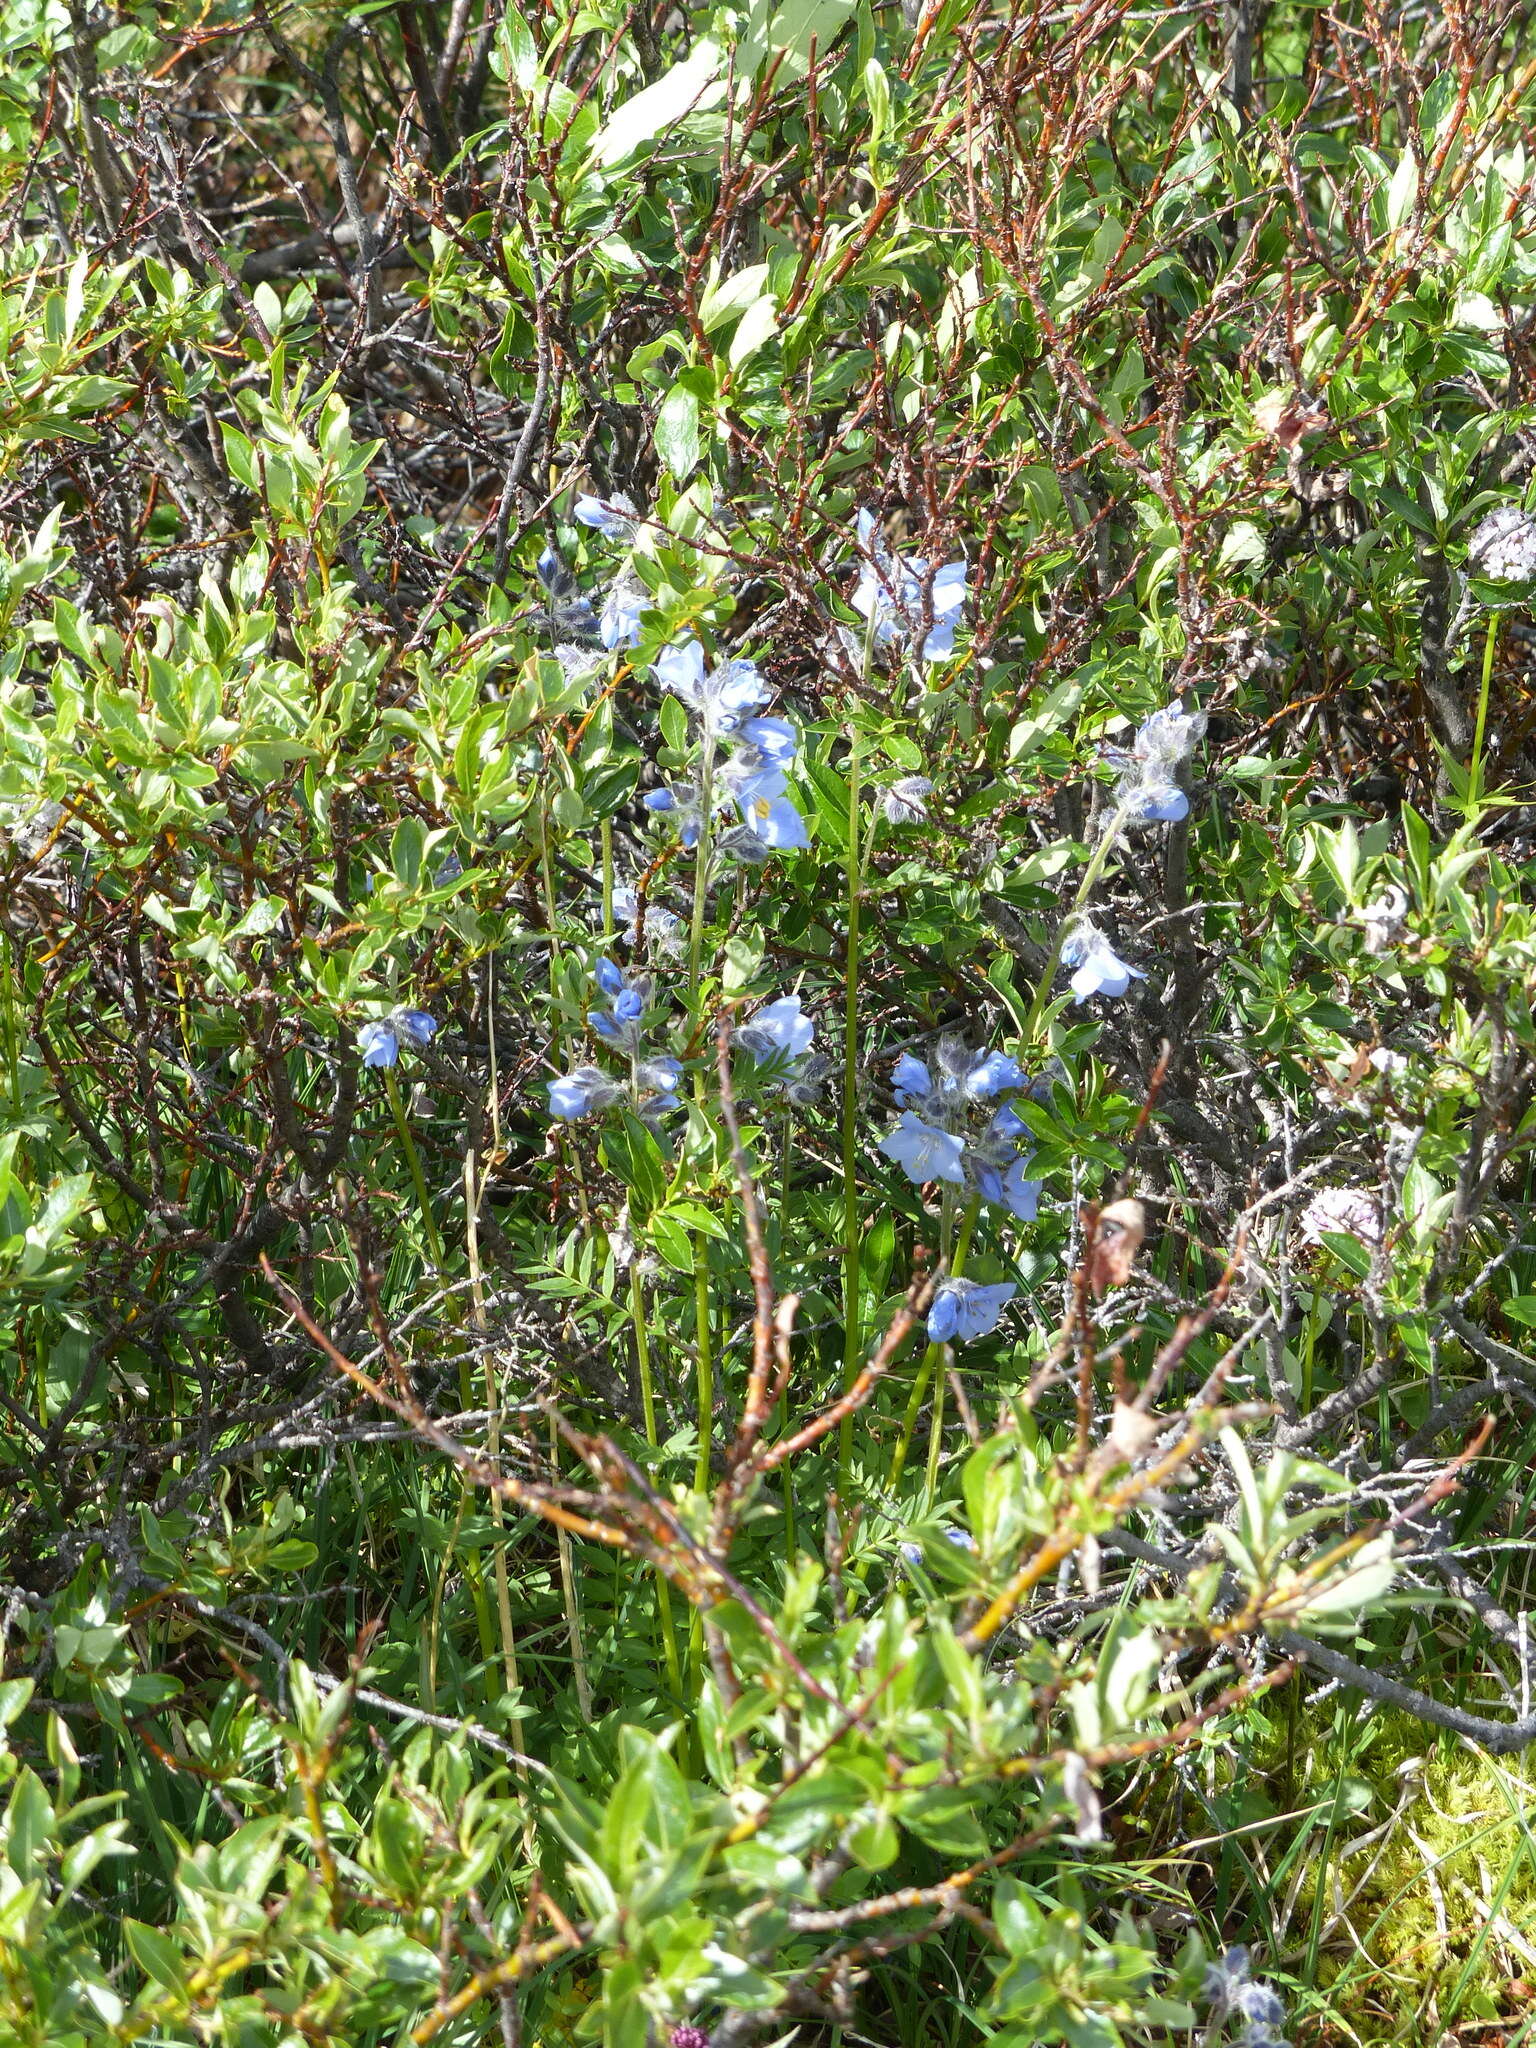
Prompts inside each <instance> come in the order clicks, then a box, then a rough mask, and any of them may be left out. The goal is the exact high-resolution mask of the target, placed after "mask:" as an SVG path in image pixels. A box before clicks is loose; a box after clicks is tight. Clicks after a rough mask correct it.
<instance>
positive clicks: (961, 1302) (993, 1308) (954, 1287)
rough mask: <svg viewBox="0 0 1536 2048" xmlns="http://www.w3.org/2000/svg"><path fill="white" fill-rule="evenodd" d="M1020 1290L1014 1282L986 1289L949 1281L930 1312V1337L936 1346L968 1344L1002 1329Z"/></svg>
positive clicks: (972, 1283) (943, 1285)
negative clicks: (997, 1329)
mask: <svg viewBox="0 0 1536 2048" xmlns="http://www.w3.org/2000/svg"><path fill="white" fill-rule="evenodd" d="M1017 1292H1018V1289H1017V1288H1016V1287H1015V1286H1014V1284H1013V1282H1012V1281H1011V1280H1000V1281H999V1282H998V1283H997V1284H996V1285H995V1286H993V1287H984V1286H982V1285H981V1284H980V1283H979V1282H977V1281H975V1280H946V1281H944V1282H943V1284H942V1285H941V1286H940V1288H939V1291H938V1293H937V1294H935V1295H934V1297H933V1306H932V1307H931V1308H930V1309H929V1311H928V1336H929V1338H930V1340H931V1341H932V1342H933V1343H935V1344H966V1343H969V1342H970V1340H971V1339H972V1338H973V1337H986V1336H988V1335H990V1334H991V1332H992V1331H993V1330H995V1329H996V1328H997V1326H998V1323H999V1321H1000V1320H1001V1318H1002V1313H1003V1310H1004V1308H1006V1306H1007V1305H1008V1303H1009V1302H1010V1301H1011V1300H1012V1299H1013V1297H1014V1295H1015V1294H1016V1293H1017Z"/></svg>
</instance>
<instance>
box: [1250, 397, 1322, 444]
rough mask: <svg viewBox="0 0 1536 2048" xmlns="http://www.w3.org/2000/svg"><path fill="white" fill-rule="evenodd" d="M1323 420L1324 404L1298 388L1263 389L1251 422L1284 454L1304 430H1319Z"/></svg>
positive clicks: (1303, 435) (1301, 440)
mask: <svg viewBox="0 0 1536 2048" xmlns="http://www.w3.org/2000/svg"><path fill="white" fill-rule="evenodd" d="M1327 422H1328V408H1327V407H1326V406H1325V405H1323V404H1321V403H1320V402H1319V401H1318V400H1317V399H1315V398H1308V397H1307V395H1306V394H1305V392H1301V391H1266V392H1265V393H1264V396H1263V397H1262V398H1261V399H1259V401H1258V403H1257V404H1256V405H1255V406H1254V408H1253V423H1254V425H1255V426H1256V427H1257V428H1258V429H1259V431H1260V432H1261V433H1264V434H1268V436H1269V438H1270V439H1271V440H1272V441H1278V442H1279V444H1280V446H1281V447H1282V448H1284V449H1285V450H1286V452H1287V454H1289V453H1290V451H1291V450H1292V449H1293V448H1299V447H1300V446H1301V444H1302V442H1303V441H1304V440H1305V439H1306V437H1307V435H1308V434H1316V433H1320V432H1321V431H1322V429H1323V427H1324V426H1326V425H1327Z"/></svg>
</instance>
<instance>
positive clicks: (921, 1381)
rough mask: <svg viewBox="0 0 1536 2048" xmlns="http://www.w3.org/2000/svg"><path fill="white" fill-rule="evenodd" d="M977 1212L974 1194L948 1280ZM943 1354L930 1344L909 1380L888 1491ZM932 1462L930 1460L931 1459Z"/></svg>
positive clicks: (962, 1257)
mask: <svg viewBox="0 0 1536 2048" xmlns="http://www.w3.org/2000/svg"><path fill="white" fill-rule="evenodd" d="M980 1214H981V1197H980V1196H979V1195H973V1196H972V1198H971V1201H970V1203H969V1205H968V1206H967V1208H966V1212H965V1214H964V1216H963V1217H962V1218H961V1220H960V1235H959V1237H958V1238H957V1239H956V1241H955V1253H954V1257H953V1258H952V1259H951V1260H950V1262H949V1277H950V1278H951V1280H958V1279H960V1278H961V1276H962V1275H963V1274H964V1272H965V1262H966V1259H967V1257H968V1256H969V1254H970V1249H971V1238H972V1236H973V1235H974V1233H975V1230H976V1219H977V1217H978V1216H979V1215H980ZM943 1355H944V1346H943V1345H942V1344H930V1345H929V1346H928V1348H927V1350H926V1351H925V1352H924V1353H923V1357H922V1363H921V1364H920V1365H919V1366H918V1368H917V1378H916V1379H915V1380H914V1381H913V1382H912V1393H911V1396H910V1398H909V1399H908V1402H907V1412H906V1415H905V1417H904V1418H903V1421H902V1425H901V1437H900V1440H899V1441H898V1443H897V1445H896V1455H895V1457H894V1458H892V1460H891V1476H890V1478H889V1479H888V1480H887V1482H886V1491H887V1492H889V1493H894V1492H895V1491H896V1488H897V1486H898V1485H899V1484H900V1481H901V1475H902V1473H903V1472H904V1471H905V1470H906V1464H907V1453H908V1452H909V1451H910V1450H911V1448H912V1437H913V1433H914V1431H915V1430H916V1428H917V1418H918V1416H919V1415H920V1414H921V1413H922V1409H923V1396H924V1395H925V1394H926V1393H927V1392H928V1382H929V1381H930V1380H931V1379H932V1378H933V1374H934V1369H935V1367H936V1366H937V1365H938V1362H939V1360H940V1359H941V1358H942V1357H943ZM939 1419H940V1414H939V1410H938V1409H937V1408H936V1410H935V1414H934V1424H933V1427H934V1439H935V1441H937V1438H938V1426H939ZM931 1463H932V1459H931V1458H930V1464H931ZM932 1483H933V1482H932V1478H931V1477H930V1480H929V1486H930V1490H931V1487H932Z"/></svg>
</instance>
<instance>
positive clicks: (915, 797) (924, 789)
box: [880, 775, 933, 825]
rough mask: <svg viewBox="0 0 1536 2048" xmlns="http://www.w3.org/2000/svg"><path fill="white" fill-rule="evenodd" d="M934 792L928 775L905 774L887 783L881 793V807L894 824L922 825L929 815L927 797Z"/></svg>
mask: <svg viewBox="0 0 1536 2048" xmlns="http://www.w3.org/2000/svg"><path fill="white" fill-rule="evenodd" d="M932 793H933V784H932V783H931V782H930V781H929V780H928V777H927V776H926V775H903V776H901V777H899V779H898V780H897V781H895V782H892V783H889V784H887V786H886V787H885V789H884V790H882V792H881V795H880V808H881V810H882V811H883V812H884V814H885V817H886V820H887V822H888V823H889V824H892V825H920V824H922V823H923V821H924V820H925V819H926V817H927V816H928V806H927V803H926V802H925V801H924V799H925V798H927V797H929V796H931V795H932Z"/></svg>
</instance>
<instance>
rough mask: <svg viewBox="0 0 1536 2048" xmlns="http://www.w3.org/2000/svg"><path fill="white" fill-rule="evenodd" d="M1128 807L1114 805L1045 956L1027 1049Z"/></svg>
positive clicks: (1026, 1023) (1026, 1032) (1025, 1037)
mask: <svg viewBox="0 0 1536 2048" xmlns="http://www.w3.org/2000/svg"><path fill="white" fill-rule="evenodd" d="M1129 810H1130V805H1129V804H1117V805H1116V806H1115V808H1114V810H1113V812H1112V813H1111V814H1110V820H1109V823H1108V824H1107V825H1106V826H1105V827H1104V831H1103V834H1102V836H1101V837H1100V840H1099V843H1098V845H1097V846H1096V847H1095V848H1094V849H1093V852H1092V854H1091V856H1090V857H1089V861H1088V865H1087V867H1086V868H1084V870H1083V879H1082V881H1081V882H1079V884H1078V886H1077V894H1076V895H1075V896H1074V897H1073V899H1072V907H1071V909H1070V910H1069V911H1067V913H1066V915H1065V916H1064V917H1062V918H1061V919H1060V920H1059V921H1058V923H1057V926H1056V936H1055V938H1054V939H1053V940H1052V942H1051V950H1050V953H1049V955H1048V956H1047V958H1046V963H1045V966H1044V967H1043V968H1042V969H1041V972H1040V981H1039V985H1038V987H1037V988H1036V990H1035V996H1034V1001H1033V1002H1032V1003H1031V1004H1030V1006H1029V1011H1028V1014H1027V1015H1026V1016H1025V1019H1024V1028H1023V1030H1022V1032H1021V1033H1020V1036H1021V1037H1022V1039H1023V1041H1024V1046H1025V1049H1026V1050H1027V1049H1028V1047H1029V1042H1030V1040H1031V1039H1032V1038H1033V1037H1034V1035H1035V1032H1036V1030H1037V1029H1038V1027H1039V1023H1040V1018H1041V1015H1042V1013H1043V1011H1044V1010H1045V1007H1046V1005H1047V1004H1048V1003H1049V1002H1050V1000H1051V983H1052V982H1053V981H1054V980H1055V979H1056V970H1057V968H1058V967H1059V966H1060V965H1061V949H1062V947H1063V946H1064V945H1065V944H1066V940H1067V934H1068V932H1069V931H1070V930H1071V929H1072V921H1073V919H1074V918H1075V917H1076V916H1077V915H1078V913H1079V912H1080V911H1081V910H1082V908H1083V905H1084V904H1085V903H1086V902H1087V901H1088V898H1089V897H1090V896H1091V895H1092V894H1093V891H1094V889H1095V888H1096V887H1097V885H1098V880H1099V877H1100V875H1102V874H1103V872H1104V869H1105V866H1106V864H1107V863H1108V860H1109V856H1110V854H1111V853H1112V852H1113V851H1114V845H1115V841H1116V840H1117V839H1118V838H1119V837H1120V827H1121V826H1122V825H1123V824H1124V823H1125V820H1126V815H1127V813H1128V812H1129Z"/></svg>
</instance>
